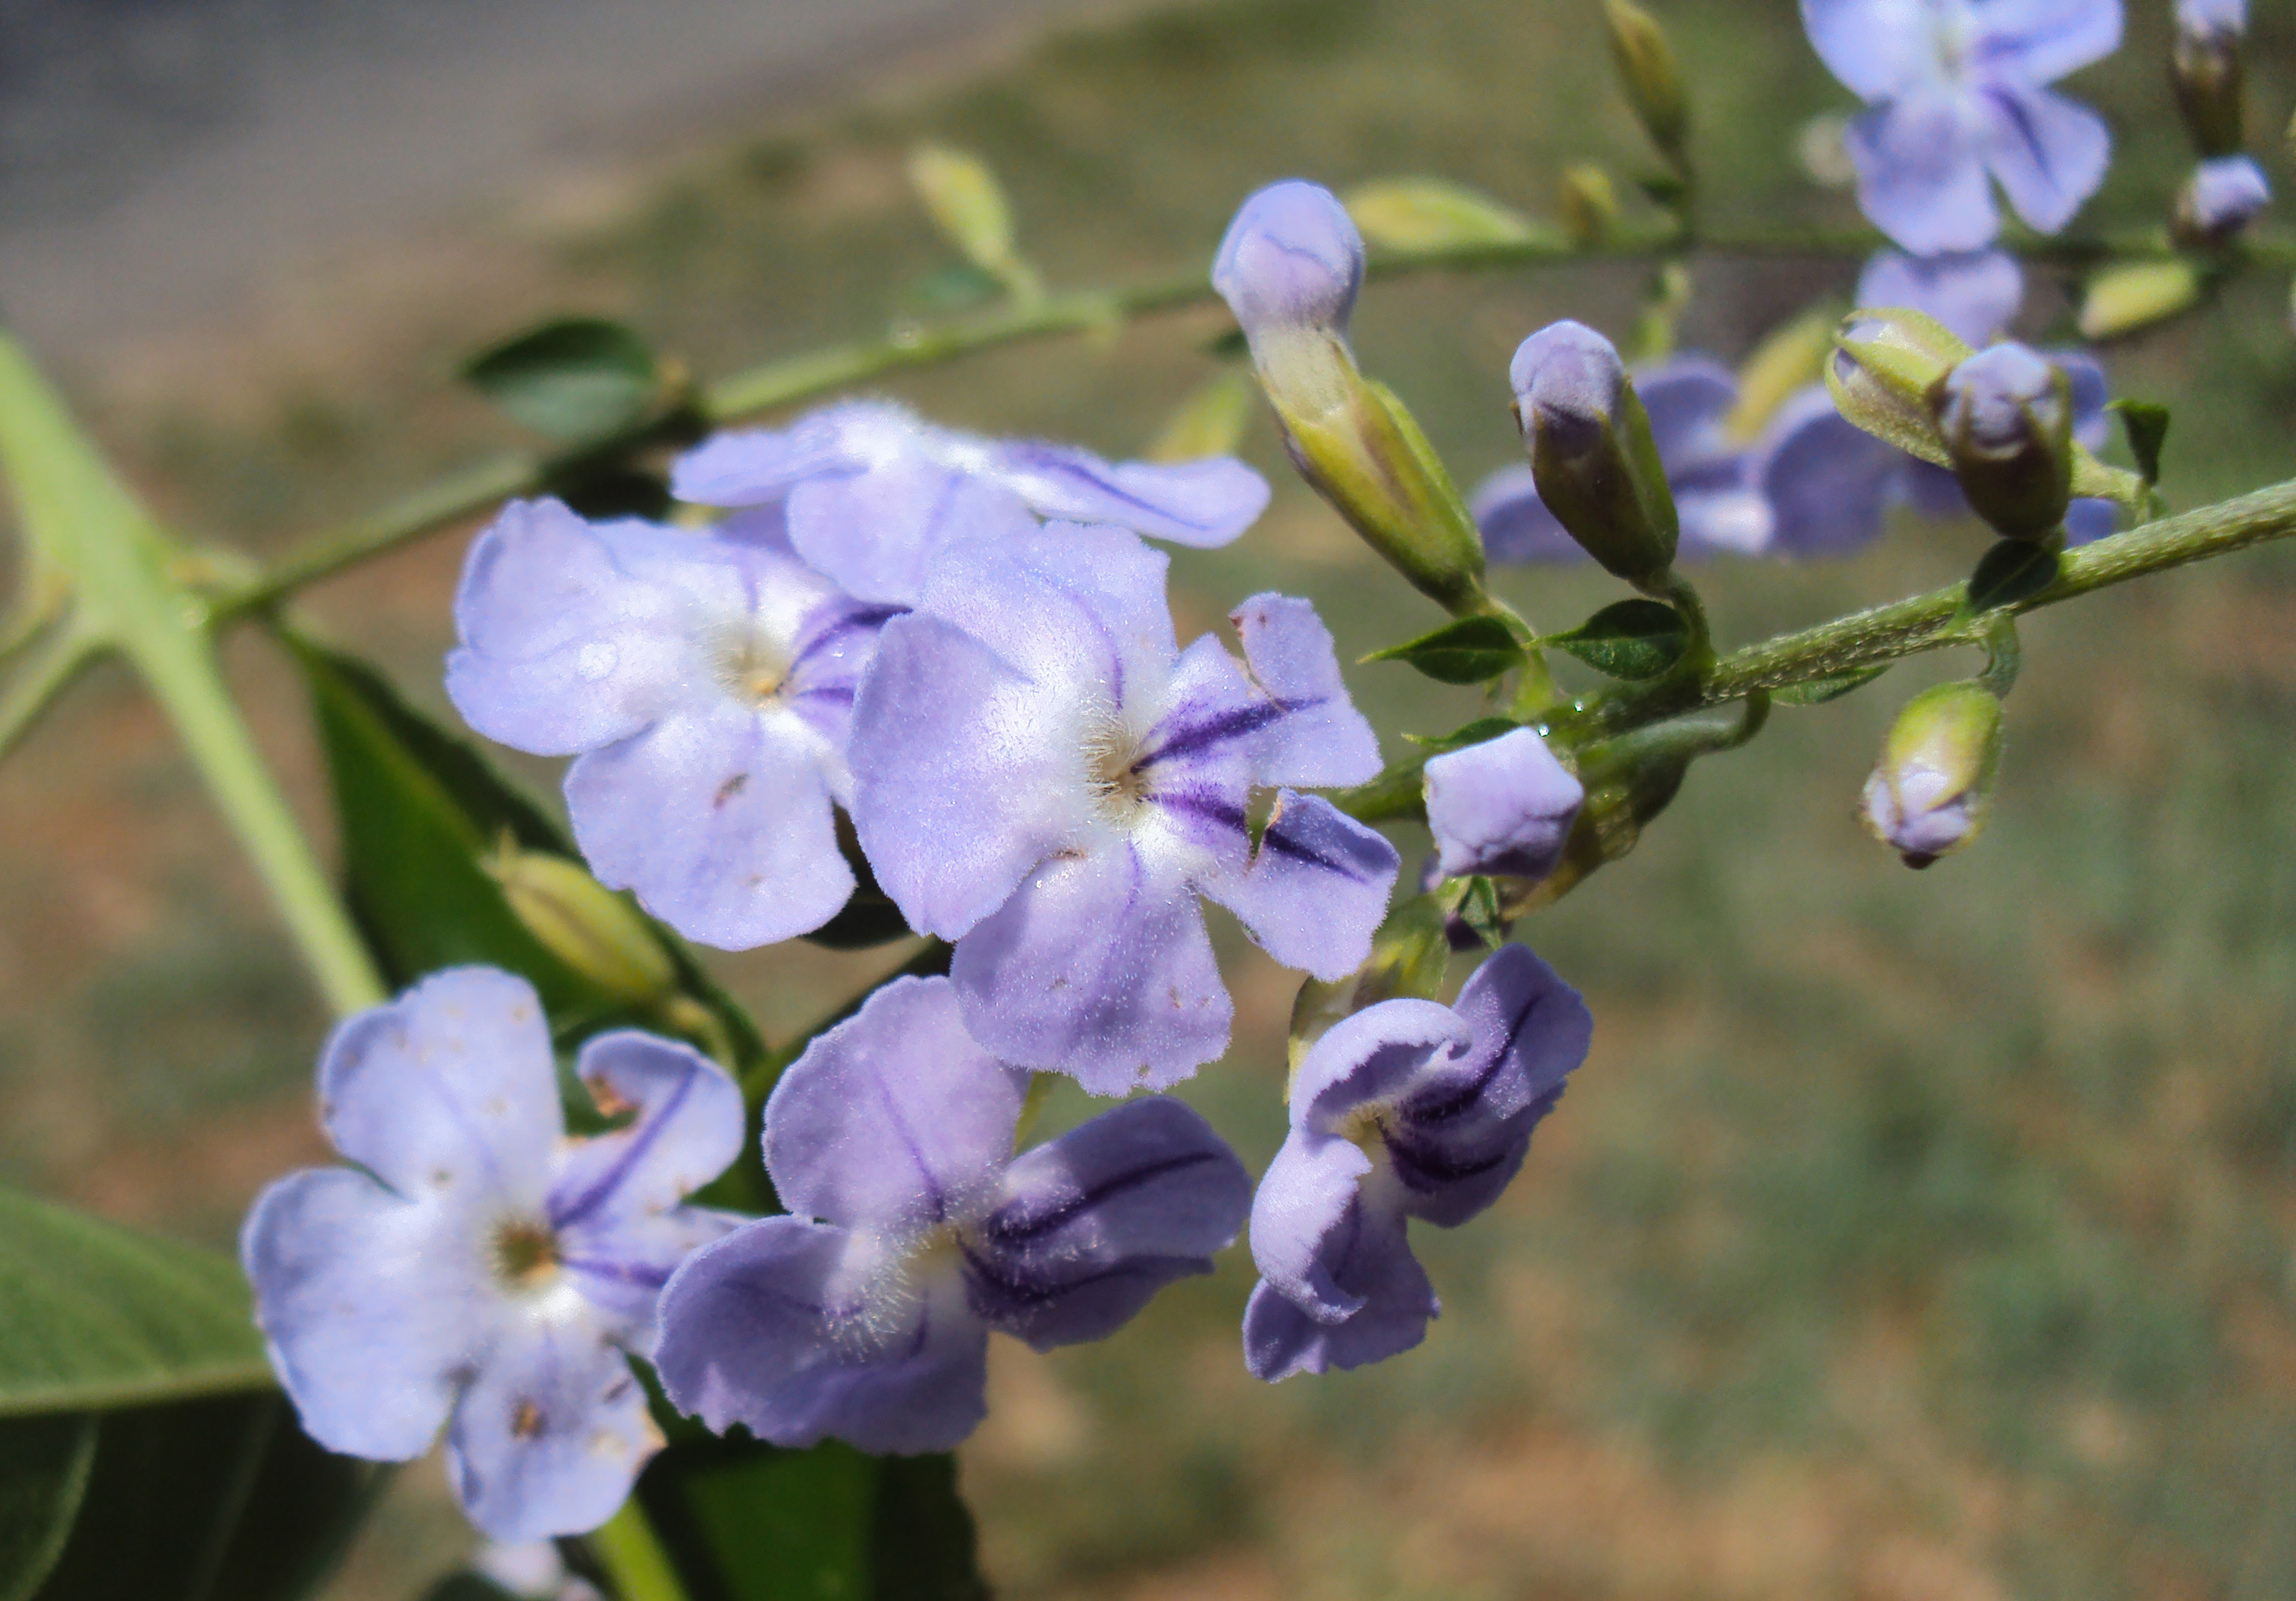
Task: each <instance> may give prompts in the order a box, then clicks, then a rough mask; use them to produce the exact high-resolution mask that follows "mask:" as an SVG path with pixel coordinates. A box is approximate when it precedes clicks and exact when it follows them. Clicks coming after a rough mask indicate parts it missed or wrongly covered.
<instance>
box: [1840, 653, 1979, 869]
mask: <svg viewBox="0 0 2296 1601" xmlns="http://www.w3.org/2000/svg"><path fill="white" fill-rule="evenodd" d="M2000 766H2001V699H2000V697H1999V696H1998V695H1996V694H1994V693H1993V692H1992V691H1991V690H1989V689H1988V688H1986V687H1985V686H1983V685H1982V684H1980V683H1978V682H1976V681H1975V680H1973V679H1972V680H1964V681H1963V682H1961V683H1956V684H1940V685H1939V686H1937V687H1936V688H1934V689H1925V690H1923V692H1922V693H1921V694H1917V695H1915V697H1914V698H1913V699H1912V700H1910V701H1908V702H1906V709H1905V710H1903V711H1900V712H1899V713H1898V720H1897V722H1896V723H1894V724H1893V725H1891V727H1890V737H1889V738H1888V740H1886V741H1885V742H1884V743H1883V744H1882V760H1881V762H1880V764H1879V765H1878V766H1876V767H1875V768H1874V776H1872V777H1871V778H1869V779H1867V780H1866V794H1865V803H1864V807H1863V812H1864V816H1865V821H1866V828H1867V829H1868V830H1869V831H1871V832H1872V833H1873V835H1874V838H1875V839H1877V840H1880V841H1881V842H1882V843H1883V844H1885V845H1888V846H1889V847H1890V848H1891V849H1892V850H1896V851H1897V852H1898V855H1899V856H1901V857H1903V858H1905V862H1906V866H1908V867H1926V866H1929V865H1930V864H1931V863H1932V862H1934V861H1936V860H1937V859H1938V858H1939V857H1941V856H1950V855H1951V854H1952V853H1953V852H1955V851H1956V850H1961V849H1962V848H1963V847H1964V846H1965V845H1967V844H1968V843H1969V842H1971V841H1972V840H1974V839H1975V838H1976V837H1977V835H1978V832H1979V830H1980V829H1981V828H1983V827H1984V825H1985V819H1986V816H1987V814H1988V813H1989V811H1990V810H1991V809H1992V806H1993V784H1994V777H1995V775H1996V774H1997V772H1998V771H1999V768H2000Z"/></svg>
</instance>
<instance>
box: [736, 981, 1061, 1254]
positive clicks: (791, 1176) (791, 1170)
mask: <svg viewBox="0 0 2296 1601" xmlns="http://www.w3.org/2000/svg"><path fill="white" fill-rule="evenodd" d="M1028 1088H1029V1075H1028V1074H1027V1073H1025V1072H1022V1071H1020V1070H1019V1069H1017V1068H1011V1067H1007V1066H1005V1064H1004V1063H1001V1062H999V1061H998V1060H997V1059H996V1057H994V1056H992V1055H989V1053H988V1051H986V1050H983V1049H982V1048H981V1047H980V1046H979V1045H976V1044H975V1043H973V1039H972V1036H971V1035H969V1034H968V1033H967V1032H966V1031H965V1028H964V1021H963V1020H962V1018H961V1017H960V1015H959V1012H958V1008H957V1004H956V998H955V994H954V993H953V991H952V990H951V989H950V987H949V986H948V985H947V983H945V982H940V981H928V980H923V979H897V980H895V981H893V982H892V983H890V984H887V985H885V986H884V987H883V988H881V989H878V990H877V991H876V992H875V993H874V994H873V995H871V996H870V998H869V999H868V1001H867V1002H866V1003H865V1005H864V1006H862V1008H861V1010H860V1011H859V1012H858V1013H857V1014H855V1015H854V1016H852V1017H850V1018H849V1019H847V1020H846V1021H845V1022H841V1023H840V1024H838V1025H837V1026H836V1027H835V1028H833V1029H831V1030H828V1031H827V1032H826V1033H824V1034H822V1035H820V1036H818V1037H817V1038H816V1039H815V1040H814V1041H813V1043H812V1044H811V1045H809V1046H808V1047H806V1051H805V1055H802V1056H800V1057H799V1058H798V1059H797V1061H796V1063H794V1064H792V1065H791V1068H790V1070H789V1071H787V1072H785V1073H783V1075H782V1080H781V1082H780V1083H779V1084H777V1085H775V1087H774V1093H773V1096H772V1098H771V1099H770V1100H768V1101H767V1103H766V1167H767V1170H768V1171H769V1172H770V1173H771V1174H772V1175H773V1179H774V1188H775V1192H776V1193H777V1194H778V1195H780V1196H781V1198H782V1202H783V1204H784V1205H786V1206H787V1207H788V1208H789V1209H790V1210H791V1211H792V1212H794V1213H797V1214H799V1215H800V1216H806V1217H813V1218H819V1219H822V1220H823V1221H824V1222H827V1223H835V1224H840V1225H842V1226H845V1227H850V1228H855V1229H858V1230H863V1231H875V1232H878V1233H881V1234H886V1235H889V1236H899V1235H902V1234H904V1233H905V1232H914V1231H916V1230H919V1229H922V1228H926V1227H931V1226H932V1225H934V1224H937V1223H941V1222H945V1221H947V1220H949V1219H952V1218H955V1217H957V1216H960V1215H963V1214H966V1213H968V1212H969V1211H972V1210H974V1209H976V1208H977V1207H978V1206H979V1205H980V1204H984V1203H985V1202H984V1197H987V1196H988V1195H990V1194H991V1193H992V1191H993V1188H994V1185H995V1181H996V1174H997V1173H998V1172H999V1171H1000V1170H1002V1169H1003V1167H1004V1165H1005V1161H1006V1159H1007V1158H1008V1157H1009V1156H1010V1155H1011V1154H1012V1151H1013V1129H1014V1127H1015V1126H1016V1125H1017V1124H1018V1122H1019V1121H1020V1116H1021V1099H1022V1097H1023V1096H1026V1095H1027V1093H1028Z"/></svg>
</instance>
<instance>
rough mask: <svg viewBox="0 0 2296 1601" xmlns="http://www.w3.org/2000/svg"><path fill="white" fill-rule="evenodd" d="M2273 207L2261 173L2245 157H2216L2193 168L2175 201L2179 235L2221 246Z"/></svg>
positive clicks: (2262, 171) (2268, 188)
mask: <svg viewBox="0 0 2296 1601" xmlns="http://www.w3.org/2000/svg"><path fill="white" fill-rule="evenodd" d="M2271 203H2272V185H2269V184H2267V182H2265V178H2264V169H2263V168H2260V167H2259V166H2258V165H2257V164H2256V162H2255V161H2254V160H2251V158H2250V157H2247V156H2219V157H2218V158H2217V159H2216V160H2212V161H2202V162H2201V163H2200V164H2199V165H2198V166H2196V167H2194V168H2193V176H2192V177H2190V178H2189V179H2187V180H2186V181H2185V187H2184V190H2183V192H2182V193H2180V194H2178V195H2177V228H2178V231H2179V233H2180V234H2185V235H2187V236H2189V237H2192V238H2197V239H2201V240H2204V241H2206V242H2209V243H2210V244H2222V243H2223V242H2225V241H2226V240H2228V239H2230V238H2231V237H2232V236H2233V235H2234V234H2237V233H2239V232H2240V231H2241V230H2242V229H2243V228H2244V227H2246V226H2248V225H2249V224H2250V223H2251V222H2253V221H2254V220H2255V219H2256V215H2257V213H2258V212H2259V211H2261V210H2263V209H2264V208H2265V207H2267V206H2268V205H2270V204H2271Z"/></svg>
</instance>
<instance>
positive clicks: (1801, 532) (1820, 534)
mask: <svg viewBox="0 0 2296 1601" xmlns="http://www.w3.org/2000/svg"><path fill="white" fill-rule="evenodd" d="M1908 459H1909V458H1908V457H1907V456H1906V455H1905V453H1904V452H1902V451H1900V450H1898V449H1897V448H1896V447H1893V446H1890V445H1887V444H1884V443H1883V442H1882V441H1881V440H1880V439H1875V438H1874V437H1873V435H1871V434H1869V433H1866V432H1865V431H1862V430H1860V429H1859V428H1858V427H1857V425H1856V424H1854V423H1849V422H1848V421H1846V420H1845V419H1844V418H1843V417H1842V416H1841V414H1840V413H1838V412H1837V411H1835V410H1834V407H1833V397H1832V396H1830V395H1828V394H1827V393H1826V392H1825V390H1824V389H1823V388H1819V387H1815V386H1814V387H1812V388H1809V389H1807V390H1802V391H1800V393H1798V394H1796V395H1793V396H1792V397H1790V398H1788V399H1787V401H1786V403H1785V404H1784V406H1780V407H1779V408H1778V413H1777V415H1776V416H1775V417H1773V418H1772V419H1771V420H1770V424H1769V426H1768V427H1767V429H1765V430H1764V431H1763V437H1762V441H1761V443H1760V444H1759V446H1758V447H1756V449H1755V452H1754V457H1753V462H1752V464H1751V474H1752V477H1753V480H1754V482H1755V484H1756V485H1757V486H1758V487H1759V489H1760V490H1761V492H1762V495H1763V497H1764V498H1766V499H1767V500H1768V502H1769V503H1770V514H1771V516H1772V518H1773V519H1774V520H1775V523H1774V526H1775V542H1776V547H1777V548H1778V549H1779V550H1780V551H1782V552H1784V553H1785V554H1789V555H1796V556H1833V555H1843V554H1848V553H1849V552H1850V551H1853V550H1857V549H1858V548H1860V547H1861V546H1866V545H1868V544H1870V543H1872V542H1873V541H1874V539H1876V538H1880V537H1881V533H1882V519H1883V515H1884V513H1886V512H1887V511H1888V509H1889V506H1890V503H1891V501H1892V500H1893V499H1894V498H1895V497H1897V495H1898V494H1899V493H1900V492H1901V491H1902V485H1903V482H1904V475H1905V467H1904V464H1905V463H1906V462H1907V460H1908Z"/></svg>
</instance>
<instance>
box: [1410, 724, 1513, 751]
mask: <svg viewBox="0 0 2296 1601" xmlns="http://www.w3.org/2000/svg"><path fill="white" fill-rule="evenodd" d="M1520 727H1522V725H1521V723H1518V722H1516V721H1515V720H1514V719H1513V718H1511V717H1479V718H1476V719H1475V720H1474V721H1473V722H1472V723H1469V724H1467V725H1466V726H1465V727H1460V728H1454V729H1452V730H1451V732H1450V733H1448V734H1406V735H1404V736H1403V737H1404V738H1406V739H1407V740H1409V741H1410V742H1411V743H1413V744H1415V745H1419V746H1423V747H1424V748H1425V750H1426V751H1427V752H1428V754H1430V755H1431V756H1439V755H1441V754H1442V753H1443V752H1444V751H1464V750H1465V749H1466V748H1467V747H1468V746H1469V745H1480V744H1481V743H1484V742H1485V741H1487V740H1494V739H1497V738H1498V737H1499V736H1500V735H1503V734H1513V732H1514V731H1515V730H1516V729H1517V728H1520Z"/></svg>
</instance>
